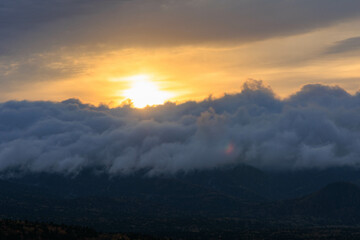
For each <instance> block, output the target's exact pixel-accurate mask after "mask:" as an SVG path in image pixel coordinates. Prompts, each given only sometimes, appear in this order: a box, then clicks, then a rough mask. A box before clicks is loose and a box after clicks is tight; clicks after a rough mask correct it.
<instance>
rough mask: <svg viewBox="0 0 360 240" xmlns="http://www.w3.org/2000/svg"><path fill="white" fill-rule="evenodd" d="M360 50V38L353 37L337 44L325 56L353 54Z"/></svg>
mask: <svg viewBox="0 0 360 240" xmlns="http://www.w3.org/2000/svg"><path fill="white" fill-rule="evenodd" d="M359 50H360V37H352V38H348V39H345V40H342V41H339V42H336V43H335V44H334V45H333V46H331V47H329V48H328V49H327V50H326V51H325V54H341V53H353V52H354V51H355V52H358V51H359Z"/></svg>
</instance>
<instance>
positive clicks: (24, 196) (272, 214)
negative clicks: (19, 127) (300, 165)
mask: <svg viewBox="0 0 360 240" xmlns="http://www.w3.org/2000/svg"><path fill="white" fill-rule="evenodd" d="M358 173H359V172H358V171H357V170H352V169H337V170H336V169H328V170H324V171H303V172H300V171H298V172H293V173H292V174H290V173H279V172H264V171H260V170H258V169H255V168H253V167H249V166H243V165H241V166H232V167H231V166H228V167H226V168H219V169H212V170H207V171H194V172H189V173H186V174H185V173H179V174H177V175H173V176H156V177H148V176H146V175H144V174H143V173H141V172H138V173H134V174H132V175H128V176H118V177H114V176H113V177H109V176H107V175H103V174H93V173H91V172H83V173H82V174H80V175H78V176H75V177H67V176H62V175H55V174H36V175H34V174H32V175H28V176H21V177H18V178H11V179H3V180H1V181H0V192H1V194H0V218H12V219H27V220H32V221H41V222H44V221H45V222H55V223H58V224H62V223H64V224H75V225H82V226H89V227H93V228H95V229H96V230H101V231H119V232H138V233H145V234H151V235H152V234H158V235H161V236H168V235H171V234H173V233H174V232H176V233H182V234H185V233H189V232H194V231H195V232H197V231H201V232H209V233H210V232H219V231H225V232H227V231H229V232H233V231H234V229H239V228H246V229H259V228H277V227H279V226H281V227H305V226H313V227H321V226H327V225H329V224H331V225H334V224H335V225H348V226H357V225H360V207H359V206H360V190H359V188H358V187H357V185H356V184H355V183H357V182H358V179H359V174H358ZM333 180H336V181H335V183H333V182H334V181H333ZM339 181H341V182H339ZM345 181H346V182H345ZM311 182H312V183H313V185H311V184H310V183H311ZM350 182H353V183H350ZM295 193H296V194H295ZM293 196H295V197H293Z"/></svg>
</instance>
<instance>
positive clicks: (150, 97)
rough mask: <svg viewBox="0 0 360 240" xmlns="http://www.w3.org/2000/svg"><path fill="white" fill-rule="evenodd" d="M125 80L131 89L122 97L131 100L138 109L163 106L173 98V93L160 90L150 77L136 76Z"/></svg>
mask: <svg viewBox="0 0 360 240" xmlns="http://www.w3.org/2000/svg"><path fill="white" fill-rule="evenodd" d="M125 80H127V81H129V82H130V83H131V88H129V89H126V90H124V91H123V94H122V95H123V96H124V97H126V98H127V99H130V100H131V102H132V103H133V105H134V107H136V108H144V107H146V106H153V105H159V104H163V103H165V102H166V101H167V100H169V99H170V97H171V96H172V94H171V93H169V92H167V91H163V90H160V89H159V87H158V85H157V84H156V82H154V81H153V80H152V77H151V76H150V75H145V74H142V75H135V76H130V77H127V78H125Z"/></svg>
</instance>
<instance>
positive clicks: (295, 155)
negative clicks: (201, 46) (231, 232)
mask: <svg viewBox="0 0 360 240" xmlns="http://www.w3.org/2000/svg"><path fill="white" fill-rule="evenodd" d="M359 123H360V95H359V94H357V95H350V94H348V93H347V92H346V91H344V90H343V89H341V88H339V87H328V86H323V85H307V86H305V87H303V88H302V89H301V91H299V92H298V93H296V94H295V95H293V96H291V97H290V98H288V99H286V100H279V99H277V98H276V97H274V94H273V92H272V91H271V90H270V89H268V88H265V87H263V85H262V84H261V82H256V81H255V82H248V83H245V84H244V90H243V91H242V92H241V93H239V94H236V95H225V96H224V97H222V98H220V99H215V100H213V99H207V100H204V101H202V102H198V103H196V102H186V103H183V104H180V105H175V104H173V103H167V104H164V105H161V106H157V107H153V108H148V109H145V110H137V109H133V108H130V107H129V106H124V107H119V108H115V109H109V108H107V107H106V106H99V107H94V106H91V105H86V104H82V103H81V102H79V101H78V100H76V99H70V100H67V101H64V102H60V103H54V102H27V101H22V102H16V101H11V102H6V103H2V104H1V105H0V132H1V135H0V171H1V173H2V174H7V173H9V172H14V171H15V172H18V173H19V172H20V173H25V172H57V173H64V174H76V173H78V172H79V171H81V170H84V169H97V171H99V170H101V171H104V172H106V173H109V174H124V173H125V174H126V173H131V172H134V171H137V170H146V171H147V172H148V173H149V174H150V175H151V174H164V173H165V174H167V173H175V172H178V171H191V170H193V169H206V168H213V167H217V166H223V165H228V164H237V163H245V164H250V165H253V166H256V167H260V168H263V169H278V170H279V169H280V170H281V169H283V170H286V169H304V168H327V167H332V166H353V167H358V166H359V164H360V124H359Z"/></svg>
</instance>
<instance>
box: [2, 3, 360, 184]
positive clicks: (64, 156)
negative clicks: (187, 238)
mask: <svg viewBox="0 0 360 240" xmlns="http://www.w3.org/2000/svg"><path fill="white" fill-rule="evenodd" d="M359 9H360V1H358V0H342V1H339V0H271V1H269V0H221V1H219V0H181V1H179V0H103V1H98V0H46V1H45V0H16V1H15V0H2V1H1V3H0V177H4V176H13V175H14V174H23V173H38V172H51V173H63V174H67V175H76V174H78V173H79V172H81V171H83V170H84V169H93V170H94V169H95V170H96V171H100V172H106V173H108V174H110V175H113V174H129V173H133V172H136V171H139V170H141V171H144V172H146V174H148V175H157V174H172V173H177V172H188V171H192V170H198V169H209V168H215V167H221V166H225V165H234V164H235V165H236V164H247V165H251V166H254V167H257V168H259V169H264V170H270V171H283V170H286V171H288V170H303V169H314V168H315V169H325V168H331V167H343V166H347V167H355V168H359V166H360V150H359V149H360V124H359V123H360V92H359V89H360V86H359V85H360V58H359V56H360V28H359V26H360V10H359ZM148 105H149V106H148Z"/></svg>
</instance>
